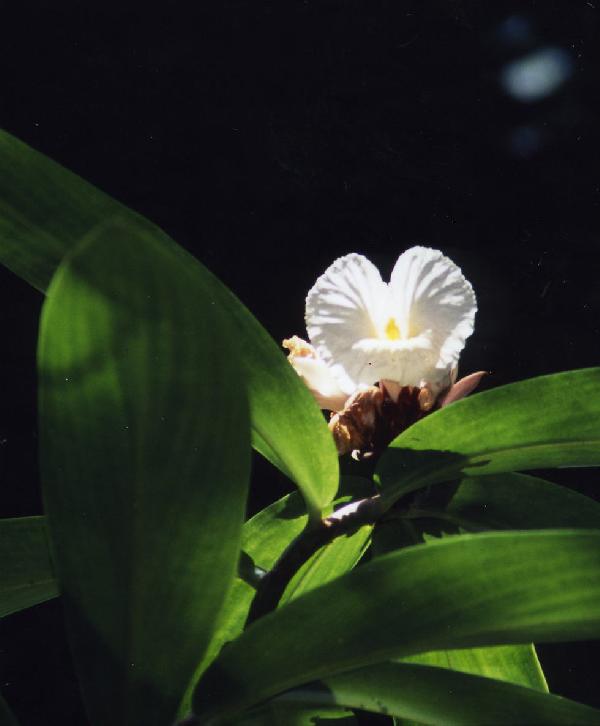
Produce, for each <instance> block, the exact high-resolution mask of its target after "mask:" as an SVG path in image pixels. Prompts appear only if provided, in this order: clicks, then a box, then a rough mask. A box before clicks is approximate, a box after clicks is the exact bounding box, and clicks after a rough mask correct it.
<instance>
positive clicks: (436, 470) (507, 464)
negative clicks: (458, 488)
mask: <svg viewBox="0 0 600 726" xmlns="http://www.w3.org/2000/svg"><path fill="white" fill-rule="evenodd" d="M599 416H600V368H588V369H585V370H579V371H569V372H568V373H557V374H555V375H551V376H541V377H539V378H531V379H529V380H526V381H521V382H519V383H511V384H510V385H507V386H500V387H499V388H494V389H492V390H490V391H485V392H484V393H478V394H475V395H473V396H470V397H469V398H465V399H463V400H461V401H457V402H456V403H453V404H451V405H449V406H447V407H446V408H443V409H441V410H439V411H436V412H435V413H433V414H431V415H430V416H426V417H425V418H424V419H422V420H421V421H419V422H418V423H416V424H415V425H414V426H411V427H410V428H408V429H407V430H406V431H404V432H403V433H402V434H400V436H398V437H397V438H396V439H395V440H394V441H393V442H392V443H391V444H390V446H389V448H388V449H387V450H386V451H385V452H384V454H383V455H382V456H381V459H380V460H379V463H378V466H377V473H376V480H377V481H378V482H379V483H380V485H381V489H382V496H383V497H384V498H385V499H386V500H387V501H388V502H390V503H391V502H394V501H395V500H397V499H398V498H399V497H401V496H402V495H404V494H406V493H407V492H410V491H414V490H415V489H419V488H421V487H424V486H427V485H428V484H435V483H438V482H443V481H449V480H450V479H456V478H458V477H460V476H464V475H469V476H483V475H486V474H495V473H499V472H505V471H515V470H523V469H537V468H552V467H561V466H598V465H600V433H599V430H598V424H597V421H598V417H599Z"/></svg>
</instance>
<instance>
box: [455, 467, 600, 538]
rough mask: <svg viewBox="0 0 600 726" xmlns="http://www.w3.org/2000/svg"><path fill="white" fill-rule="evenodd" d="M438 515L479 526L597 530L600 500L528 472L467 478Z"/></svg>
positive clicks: (471, 525)
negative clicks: (530, 474) (599, 501)
mask: <svg viewBox="0 0 600 726" xmlns="http://www.w3.org/2000/svg"><path fill="white" fill-rule="evenodd" d="M441 516H448V517H449V518H450V520H451V521H453V522H455V523H457V524H466V525H467V526H468V527H469V528H481V529H553V528H559V527H582V528H589V529H594V528H598V529H600V503H598V502H596V501H594V500H593V499H590V498H589V497H586V496H584V495H583V494H579V493H578V492H574V491H572V490H571V489H567V488H566V487H562V486H559V485H558V484H553V483H552V482H549V481H546V480H544V479H540V478H538V477H534V476H528V475H527V474H511V473H507V474H495V475H491V476H482V477H467V478H465V479H463V480H462V481H461V482H460V484H459V486H458V488H457V489H456V492H455V493H454V494H453V496H452V499H451V500H450V502H449V504H448V505H447V507H446V509H445V512H442V513H441Z"/></svg>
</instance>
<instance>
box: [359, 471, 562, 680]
mask: <svg viewBox="0 0 600 726" xmlns="http://www.w3.org/2000/svg"><path fill="white" fill-rule="evenodd" d="M508 476H511V475H508ZM489 478H490V479H491V478H492V477H489ZM483 479H485V477H482V480H483ZM475 481H478V480H475ZM428 524H429V521H428V520H427V521H424V520H421V519H417V520H406V519H404V520H403V519H396V520H387V521H384V522H381V523H379V524H378V525H377V527H376V528H375V531H374V533H373V548H372V552H373V554H374V555H375V556H381V555H382V554H385V553H387V552H392V551H394V550H396V549H397V548H399V547H406V546H411V545H413V544H416V543H417V542H420V541H425V542H427V543H432V542H435V541H436V540H435V539H426V540H423V534H424V531H426V529H424V528H426V527H427V525H428ZM402 660H404V661H406V662H408V663H421V664H425V665H433V666H439V667H443V668H451V669H453V670H457V671H461V672H464V673H471V674H473V675H480V676H486V677H488V678H496V679H498V680H502V681H508V682H510V683H516V684H518V685H521V686H527V687H528V688H535V689H538V690H541V691H545V692H547V691H548V686H547V684H546V680H545V678H544V674H543V671H542V669H541V666H540V663H539V661H538V658H537V653H536V652H535V648H534V646H533V645H531V644H529V645H500V646H495V647H488V648H462V649H455V650H443V651H434V652H429V653H419V654H418V655H412V656H409V657H407V658H403V659H402Z"/></svg>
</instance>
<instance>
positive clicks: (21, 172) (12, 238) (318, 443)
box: [0, 131, 338, 517]
mask: <svg viewBox="0 0 600 726" xmlns="http://www.w3.org/2000/svg"><path fill="white" fill-rule="evenodd" d="M0 170H1V172H2V173H1V174H0V262H2V263H3V264H4V265H6V266H7V267H9V268H10V269H11V270H13V272H15V273H16V274H17V275H19V276H20V277H22V278H23V279H25V280H27V281H28V282H30V283H31V284H32V285H34V286H35V287H37V288H38V289H39V290H42V291H45V290H46V288H47V286H48V283H49V281H50V278H51V277H52V275H53V274H54V271H55V269H56V268H57V266H58V265H59V263H60V261H61V260H62V258H63V257H64V256H65V255H66V254H67V253H68V252H69V250H71V249H73V248H74V247H75V246H76V245H77V244H78V243H79V242H80V240H81V239H82V238H83V237H84V236H85V235H86V234H87V233H89V232H90V231H91V230H94V229H96V228H97V227H98V226H99V225H102V224H105V223H106V222H107V221H108V220H122V221H125V222H126V223H127V224H129V225H133V226H135V227H136V228H138V229H139V230H140V231H141V232H144V233H148V234H151V235H152V236H153V237H154V238H155V239H156V240H160V243H161V244H162V245H164V247H165V248H166V249H169V248H170V249H171V250H172V251H173V252H174V253H176V254H177V255H179V256H180V258H181V260H182V262H183V264H185V265H186V267H188V273H189V275H190V276H192V277H193V278H194V279H195V281H196V283H197V285H198V286H199V287H201V288H202V289H203V290H204V291H205V293H206V294H207V295H210V296H212V297H213V298H214V300H215V301H216V302H218V303H219V305H221V306H222V307H223V308H224V309H226V310H227V311H228V313H229V315H230V317H231V318H232V319H233V324H234V326H235V328H236V332H235V336H236V338H237V340H238V342H239V349H240V351H241V354H240V355H239V356H238V359H237V364H238V366H239V369H241V371H242V373H243V375H244V377H245V378H246V385H247V389H248V396H249V401H250V412H251V420H252V427H253V445H254V446H255V447H256V449H257V450H258V451H260V452H261V454H263V455H264V456H266V458H267V459H269V460H270V461H271V462H272V463H274V464H275V465H276V466H278V467H279V468H280V469H281V470H282V471H283V472H284V473H285V474H286V475H287V476H289V477H290V478H291V479H292V480H293V481H294V482H295V483H296V484H297V485H298V487H299V488H300V490H301V492H302V494H303V496H304V497H305V499H306V502H307V506H308V508H309V511H310V513H311V515H312V516H314V517H316V516H317V515H318V513H319V511H320V509H321V508H322V507H324V506H326V505H327V504H329V503H330V502H331V501H332V499H333V497H334V496H335V493H336V491H337V487H338V457H337V452H336V449H335V445H334V443H333V438H332V436H331V434H330V433H329V430H328V429H327V426H326V425H325V422H324V420H323V416H322V414H321V412H320V411H319V409H318V407H317V405H316V404H315V402H314V401H313V400H312V396H311V395H310V394H309V392H308V390H307V389H306V386H305V385H304V384H303V383H302V381H301V380H300V378H299V377H298V375H296V373H295V372H294V371H293V369H292V367H291V366H290V365H289V364H288V363H287V361H286V359H285V357H284V355H283V353H282V351H281V349H279V347H278V346H277V345H276V344H275V342H274V341H273V339H272V338H271V337H270V336H269V334H268V333H267V332H266V331H265V329H264V328H263V327H262V326H261V325H260V323H259V322H258V321H257V320H256V318H254V316H253V315H252V314H251V313H250V312H249V311H248V310H247V309H246V308H245V307H244V306H243V305H242V304H241V303H240V301H239V300H238V299H237V298H236V297H235V296H234V295H233V294H232V293H231V292H230V291H229V290H228V289H227V288H226V287H225V286H224V285H223V284H222V283H221V282H220V281H219V280H218V279H216V278H215V277H214V276H213V275H211V274H210V273H208V271H207V270H206V269H205V268H204V267H203V266H202V265H201V264H200V263H199V262H198V260H196V259H195V258H194V257H193V256H191V255H190V254H188V253H187V252H186V251H185V250H184V249H183V248H181V247H180V246H179V245H177V244H176V243H175V242H173V240H171V239H170V238H169V237H168V236H167V235H165V234H164V233H163V232H162V231H161V230H159V229H158V228H157V227H156V226H155V225H153V224H152V223H151V222H149V221H148V220H146V219H144V218H143V217H141V216H139V215H138V214H136V213H135V212H132V211H131V210H129V209H127V208H126V207H124V206H123V205H121V204H119V203H118V202H116V201H115V200H113V199H111V198H110V197H109V196H107V195H106V194H104V193H103V192H101V191H100V190H98V189H96V188H95V187H94V186H92V185H91V184H88V183H87V182H85V181H84V180H83V179H81V178H80V177H78V176H76V175H75V174H72V173H71V172H69V171H67V170H66V169H64V168H63V167H61V166H60V165H58V164H56V163H55V162H53V161H51V160H50V159H48V158H47V157H45V156H44V155H43V154H40V153H38V152H37V151H34V150H33V149H31V148H30V147H28V146H27V145H26V144H23V143H22V142H21V141H18V140H17V139H15V138H14V137H13V136H11V135H10V134H7V133H6V132H3V131H0ZM115 173H116V171H115ZM124 244H128V243H127V242H126V241H124ZM107 250H108V248H107ZM236 375H239V372H237V371H236ZM308 451H309V452H310V456H307V455H306V452H308Z"/></svg>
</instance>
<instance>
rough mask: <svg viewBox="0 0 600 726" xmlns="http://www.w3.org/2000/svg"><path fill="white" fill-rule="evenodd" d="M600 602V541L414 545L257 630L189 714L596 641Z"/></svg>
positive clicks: (533, 537) (480, 538) (585, 537)
mask: <svg viewBox="0 0 600 726" xmlns="http://www.w3.org/2000/svg"><path fill="white" fill-rule="evenodd" d="M599 598H600V532H590V531H587V530H577V531H573V530H559V531H553V530H548V531H544V532H518V533H515V532H501V533H490V534H488V533H486V534H480V535H463V536H457V537H448V538H446V539H444V540H441V541H439V542H435V543H430V544H427V545H417V546H415V547H408V548H406V549H404V550H400V551H399V552H393V553H391V554H389V555H386V556H383V557H380V558H377V559H375V560H373V561H372V562H370V563H369V564H367V565H365V566H363V567H359V568H357V569H355V570H354V571H353V572H351V573H349V574H348V575H345V576H343V577H341V578H338V579H337V580H334V581H333V582H330V583H329V584H327V585H323V586H322V587H319V588H317V589H315V590H312V591H311V592H309V593H307V594H306V595H304V596H303V597H301V598H297V599H296V600H293V601H291V602H290V603H288V604H287V605H285V606H283V607H282V608H280V609H279V610H277V611H276V612H274V613H271V614H269V615H267V616H265V617H264V618H262V619H260V620H259V621H257V622H255V623H254V624H253V625H252V626H251V627H250V628H249V629H248V630H246V631H245V633H243V634H242V635H241V636H240V637H239V638H238V639H237V640H236V641H235V642H233V643H231V644H230V645H229V646H228V647H227V648H226V649H224V650H223V651H222V652H221V654H220V656H219V657H218V658H217V660H216V661H215V662H214V663H213V664H212V665H211V667H210V668H209V669H208V670H207V671H206V673H205V675H204V678H203V679H202V680H201V682H200V683H199V685H198V688H197V691H196V694H195V697H194V707H195V709H196V711H197V713H199V714H201V715H202V716H203V717H205V718H207V717H210V716H216V715H217V714H218V715H219V716H222V717H230V716H232V715H233V714H235V713H237V712H238V711H240V710H243V709H245V708H247V707H249V706H252V705H253V704H255V703H257V702H260V701H262V700H264V699H266V698H269V697H271V696H273V695H275V694H277V693H280V692H282V691H284V690H287V689H289V688H293V687H294V686H298V685H301V684H303V683H307V682H309V681H312V680H316V679H320V678H322V677H324V676H329V675H332V674H335V673H339V672H342V671H345V670H349V669H353V668H357V667H360V666H364V665H368V664H372V663H378V662H382V661H385V660H388V659H391V658H400V657H403V656H408V655H411V654H414V653H420V652H426V651H432V650H441V649H446V648H468V647H477V646H488V645H501V644H508V643H528V642H531V641H536V640H539V641H560V640H574V639H585V638H593V637H598V636H600V608H598V599H599ZM290 653H293V657H290Z"/></svg>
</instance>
